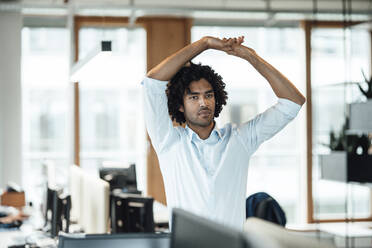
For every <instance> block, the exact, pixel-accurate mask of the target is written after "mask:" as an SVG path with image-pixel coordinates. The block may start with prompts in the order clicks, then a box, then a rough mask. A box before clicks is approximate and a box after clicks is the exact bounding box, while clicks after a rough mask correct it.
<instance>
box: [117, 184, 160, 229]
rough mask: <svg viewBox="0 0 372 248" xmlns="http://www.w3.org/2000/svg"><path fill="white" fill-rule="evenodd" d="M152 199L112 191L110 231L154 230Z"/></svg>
mask: <svg viewBox="0 0 372 248" xmlns="http://www.w3.org/2000/svg"><path fill="white" fill-rule="evenodd" d="M153 203H154V199H153V198H151V197H144V196H140V195H133V194H126V193H121V192H119V193H118V192H115V191H114V192H113V193H112V195H111V204H110V206H111V213H110V219H111V232H112V233H123V232H142V233H143V232H147V233H148V232H154V231H155V230H154V229H155V225H154V213H153Z"/></svg>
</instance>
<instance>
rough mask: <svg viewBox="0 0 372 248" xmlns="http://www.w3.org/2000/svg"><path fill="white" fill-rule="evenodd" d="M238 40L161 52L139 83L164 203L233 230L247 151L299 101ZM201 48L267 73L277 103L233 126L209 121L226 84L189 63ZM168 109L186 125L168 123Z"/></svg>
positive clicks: (240, 211)
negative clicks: (168, 53)
mask: <svg viewBox="0 0 372 248" xmlns="http://www.w3.org/2000/svg"><path fill="white" fill-rule="evenodd" d="M243 41H244V37H243V36H242V37H238V38H231V39H225V38H224V39H222V40H221V39H217V38H214V37H204V38H202V39H200V40H198V41H196V42H194V43H192V44H190V45H188V46H186V47H184V48H183V49H181V50H179V51H178V52H176V53H175V54H173V55H171V56H169V57H168V58H166V59H165V60H164V61H162V62H161V63H160V64H159V65H157V66H156V67H155V68H153V69H152V70H151V71H150V72H148V74H147V77H146V78H145V79H144V81H143V86H144V97H145V101H144V106H145V120H146V126H147V130H148V133H149V136H150V138H151V142H152V144H153V146H154V149H155V151H156V153H157V155H158V158H159V162H160V169H161V172H162V175H163V179H164V185H165V192H166V197H167V204H168V207H169V208H170V209H172V208H174V207H179V208H183V209H185V210H188V211H191V212H193V213H196V214H199V215H201V216H204V217H207V218H209V219H212V220H215V221H217V222H220V223H222V224H225V225H228V226H230V227H234V228H238V229H242V228H243V224H244V221H245V195H246V185H247V172H248V163H249V158H250V156H251V155H252V154H253V153H254V152H255V151H256V150H257V148H258V146H259V145H260V144H261V143H262V142H264V141H265V140H267V139H269V138H271V137H272V136H273V135H274V134H276V133H277V132H279V131H280V130H281V129H283V128H284V126H285V125H287V124H288V123H289V122H290V121H291V120H292V119H293V118H294V117H295V116H296V115H297V113H298V111H299V110H300V108H301V105H303V104H304V102H305V97H304V96H303V95H302V94H301V93H300V92H299V91H298V90H297V89H296V87H295V86H294V85H293V84H292V83H291V82H290V81H289V80H288V79H287V78H286V77H285V76H283V75H282V74H281V73H280V72H279V71H277V70H276V69H275V68H274V67H273V66H271V65H270V64H269V63H267V62H266V61H265V60H263V59H262V58H261V57H259V56H258V55H257V54H256V53H255V51H254V50H253V49H251V48H248V47H246V46H243V45H242V43H243ZM207 49H216V50H220V51H224V52H226V53H227V54H230V55H233V56H237V57H240V58H242V59H245V60H247V61H248V62H249V63H250V64H251V65H252V66H253V67H254V68H255V69H256V70H257V71H258V72H259V73H260V74H261V75H262V76H263V77H264V78H266V79H267V81H268V82H269V84H270V86H271V87H272V89H273V91H274V92H275V94H276V96H277V97H278V98H279V99H278V103H277V104H276V105H274V106H272V107H271V108H269V109H268V110H266V111H265V112H264V113H262V114H260V115H258V116H256V117H255V118H254V119H252V120H250V121H248V122H246V123H243V124H242V125H240V126H235V125H231V124H227V125H226V126H225V127H223V128H221V129H219V128H218V127H216V125H215V122H214V117H218V115H219V113H220V111H221V110H222V105H225V104H226V99H227V93H226V92H225V91H224V87H225V84H224V83H223V81H222V78H221V77H220V76H219V75H218V74H216V73H215V72H214V71H213V70H212V69H211V68H210V67H208V66H201V65H195V64H192V63H191V64H190V63H188V62H189V61H190V60H191V59H192V58H194V57H195V56H197V55H198V54H200V53H201V52H203V51H205V50H207ZM168 81H170V82H169V83H168ZM169 115H171V118H172V119H173V120H176V121H177V122H179V123H184V122H185V123H186V127H185V128H183V127H173V124H172V121H171V118H170V117H169ZM268 173H269V172H268Z"/></svg>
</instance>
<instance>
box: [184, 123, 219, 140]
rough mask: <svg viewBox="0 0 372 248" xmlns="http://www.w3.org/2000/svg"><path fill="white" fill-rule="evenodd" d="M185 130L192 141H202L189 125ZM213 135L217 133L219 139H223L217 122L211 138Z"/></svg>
mask: <svg viewBox="0 0 372 248" xmlns="http://www.w3.org/2000/svg"><path fill="white" fill-rule="evenodd" d="M185 129H186V132H187V136H188V137H189V139H190V141H191V140H192V139H193V138H197V139H200V138H199V136H198V135H197V134H196V133H195V132H194V131H193V130H192V129H191V128H190V127H189V126H188V125H187V124H186V126H185ZM213 133H216V135H217V137H219V138H220V139H222V134H221V130H220V129H219V128H218V127H217V123H216V122H214V127H213V130H212V132H211V134H210V135H209V137H211V136H212V135H213ZM209 137H208V138H209Z"/></svg>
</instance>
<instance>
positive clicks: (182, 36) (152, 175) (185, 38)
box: [137, 17, 191, 204]
mask: <svg viewBox="0 0 372 248" xmlns="http://www.w3.org/2000/svg"><path fill="white" fill-rule="evenodd" d="M137 23H140V24H142V25H143V26H144V27H145V29H146V32H147V70H150V69H151V68H153V67H154V66H156V65H157V64H159V63H160V62H161V61H162V60H163V59H165V58H166V57H167V56H169V55H171V54H173V53H174V52H176V51H178V50H179V49H181V48H183V47H184V46H186V45H187V44H189V43H190V37H191V32H190V31H191V20H190V19H187V18H164V17H151V18H150V17H147V18H140V19H139V20H138V22H137ZM148 141H149V144H150V145H149V149H148V151H147V192H148V195H150V196H152V197H154V199H155V200H157V201H159V202H161V203H163V204H166V198H165V191H164V183H163V177H162V175H161V172H160V168H159V161H158V158H157V156H156V153H155V150H154V148H153V147H152V145H151V140H150V139H149V138H148Z"/></svg>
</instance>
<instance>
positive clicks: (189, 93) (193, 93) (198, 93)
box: [187, 90, 214, 95]
mask: <svg viewBox="0 0 372 248" xmlns="http://www.w3.org/2000/svg"><path fill="white" fill-rule="evenodd" d="M213 92H214V91H213V90H208V91H206V92H204V94H209V93H213ZM187 95H200V92H193V91H189V92H187Z"/></svg>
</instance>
